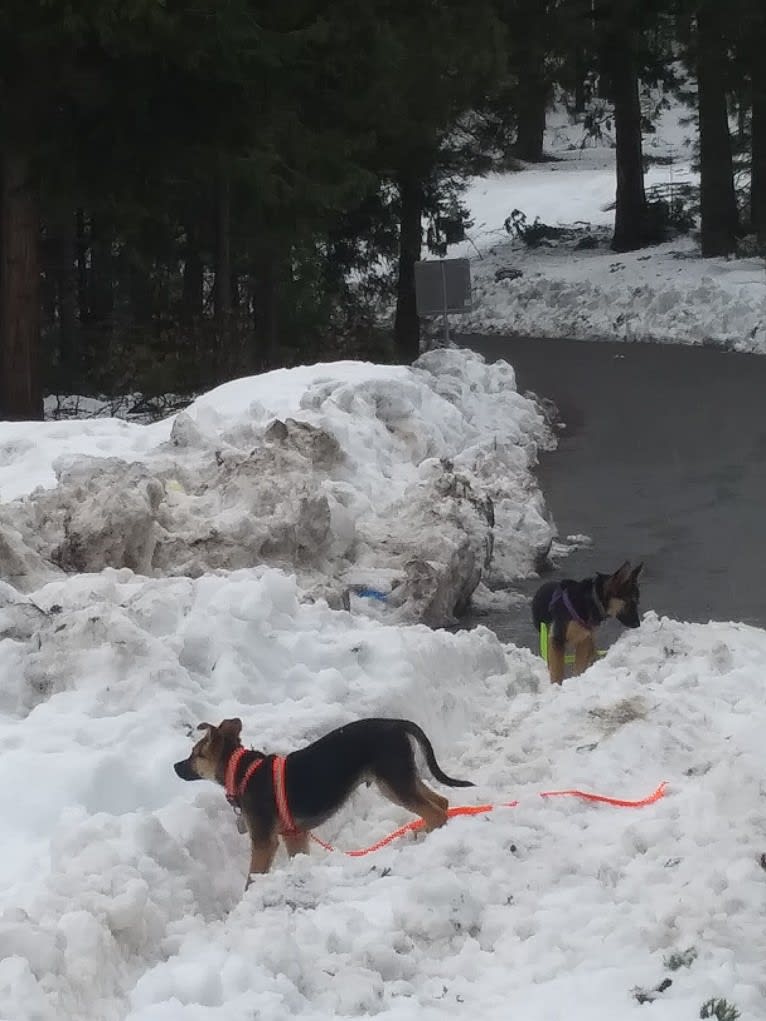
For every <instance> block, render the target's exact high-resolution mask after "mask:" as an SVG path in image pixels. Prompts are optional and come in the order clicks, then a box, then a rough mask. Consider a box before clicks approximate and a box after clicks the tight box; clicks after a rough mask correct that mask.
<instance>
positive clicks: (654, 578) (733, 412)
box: [459, 336, 766, 647]
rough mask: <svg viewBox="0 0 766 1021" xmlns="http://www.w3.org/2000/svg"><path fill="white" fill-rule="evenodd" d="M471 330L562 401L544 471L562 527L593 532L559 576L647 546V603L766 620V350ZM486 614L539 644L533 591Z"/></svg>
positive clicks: (689, 613)
mask: <svg viewBox="0 0 766 1021" xmlns="http://www.w3.org/2000/svg"><path fill="white" fill-rule="evenodd" d="M459 342H460V343H463V344H465V346H467V347H471V348H473V350H475V351H478V352H479V353H480V354H482V355H483V356H484V357H485V358H486V359H487V360H488V361H495V360H496V359H498V358H505V359H506V360H507V361H509V362H510V363H511V364H512V365H513V367H514V369H515V370H516V377H517V383H518V387H519V389H520V390H521V391H526V390H532V391H534V392H535V393H537V394H539V395H541V396H543V397H547V398H550V399H552V400H553V401H554V402H555V404H556V405H557V406H558V408H559V412H560V415H561V419H562V421H563V423H564V424H565V426H566V428H565V429H563V430H562V431H561V432H560V433H559V446H558V448H557V449H556V450H555V451H553V452H551V453H548V454H543V455H542V457H541V462H540V465H539V468H538V471H537V476H538V479H539V481H540V486H541V488H542V490H543V493H544V494H545V498H546V500H547V503H548V506H549V508H550V510H551V512H552V514H553V517H554V519H555V521H556V525H557V528H558V532H559V535H560V536H562V537H563V536H567V535H571V534H585V535H588V536H590V538H591V539H592V541H593V544H592V547H591V548H589V549H579V550H576V551H575V552H573V553H572V554H571V555H570V556H568V557H567V558H566V559H565V560H563V561H562V562H561V565H560V570H559V571H557V572H556V575H554V576H564V575H566V576H571V577H575V578H580V577H586V576H587V575H590V574H592V573H593V572H594V570H600V571H603V572H607V571H612V570H614V569H615V568H617V567H618V566H619V564H620V563H622V561H623V560H626V559H629V560H631V561H633V562H634V563H635V562H637V561H641V560H643V561H644V564H645V568H644V575H643V578H642V583H641V608H642V610H645V609H654V610H656V611H657V613H659V614H667V615H669V616H672V617H675V618H678V619H681V620H690V621H703V622H704V621H708V620H741V621H745V622H746V623H749V624H757V625H759V626H766V585H765V584H764V564H765V563H766V557H765V556H764V552H765V550H766V542H765V541H764V519H765V512H766V357H762V356H759V355H747V354H735V353H732V352H725V351H721V350H719V349H714V348H707V347H706V348H692V347H683V346H676V345H657V344H625V343H597V342H583V341H558V340H529V339H525V338H518V339H516V338H502V337H478V336H472V337H463V338H460V340H459ZM538 584H539V580H537V579H536V580H535V581H533V582H531V583H529V584H524V585H522V586H521V590H522V591H523V592H525V593H526V594H531V592H532V591H534V589H535V588H536V587H537V585H538ZM474 619H475V620H476V622H481V623H485V624H487V626H489V627H492V629H493V630H495V631H497V633H498V635H499V636H500V637H501V638H502V639H503V640H505V641H516V642H517V643H519V644H524V645H530V646H532V647H534V643H535V636H534V633H533V631H532V626H531V623H530V622H529V608H528V606H526V605H525V606H521V607H519V608H517V609H515V610H513V611H511V612H509V613H508V614H495V613H493V614H491V615H489V616H488V617H476V618H474ZM603 632H604V629H601V630H600V632H599V639H600V644H601V645H604V644H607V643H608V638H609V635H608V634H604V633H603ZM617 633H619V627H618V626H617V625H613V626H612V625H610V634H611V635H612V636H614V635H615V634H617ZM602 638H603V639H606V640H607V641H603V640H602Z"/></svg>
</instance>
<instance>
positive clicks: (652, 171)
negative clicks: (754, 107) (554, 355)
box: [448, 104, 766, 352]
mask: <svg viewBox="0 0 766 1021" xmlns="http://www.w3.org/2000/svg"><path fill="white" fill-rule="evenodd" d="M687 120H688V110H686V109H685V108H683V107H679V106H678V105H676V104H671V106H670V108H669V109H666V110H664V111H662V113H661V115H660V117H659V120H658V122H657V130H656V132H655V134H653V135H649V136H645V138H644V153H645V155H646V156H648V157H650V158H654V160H655V162H654V163H653V164H652V165H651V166H650V167H649V169H648V171H647V173H646V187H647V189H651V188H653V187H658V186H659V187H662V188H664V189H666V191H667V189H673V188H678V187H680V186H683V185H684V184H689V183H694V182H696V181H697V177H696V175H695V174H694V172H693V171H692V169H691V161H692V142H693V139H694V134H695V132H696V125H694V124H691V125H690V124H688V123H687ZM607 123H608V122H607ZM613 143H614V139H613V137H612V136H611V134H610V132H609V130H607V129H605V130H604V133H603V134H602V137H601V138H599V139H593V138H589V137H588V136H587V135H586V134H585V133H584V131H583V128H582V125H579V124H573V123H570V121H569V118H568V116H567V115H566V112H565V111H563V110H560V111H557V112H556V113H555V114H554V115H552V116H551V117H550V118H549V124H548V130H547V133H546V145H545V151H546V153H548V154H550V155H551V156H552V157H554V159H553V161H552V162H547V163H542V164H538V165H527V166H526V167H525V168H524V169H523V170H522V171H520V172H517V173H510V174H492V175H490V176H489V177H486V178H478V179H476V180H475V181H473V182H472V184H471V186H470V187H469V189H468V191H467V193H466V196H465V199H464V201H465V204H466V205H467V207H468V209H469V210H470V212H471V214H472V218H473V221H474V225H473V227H472V228H471V229H470V230H469V238H470V240H469V241H467V242H463V243H461V244H460V245H453V246H451V247H450V250H449V253H448V254H449V256H450V257H453V256H466V257H468V258H470V259H471V270H472V276H473V281H474V309H473V311H472V312H471V313H469V314H467V315H461V316H459V317H458V316H455V317H454V319H453V328H454V329H456V330H458V331H462V332H474V333H498V334H503V333H505V334H507V333H516V334H521V335H525V336H531V337H571V338H575V339H578V340H628V341H656V342H661V343H684V344H717V345H721V346H723V347H726V348H730V349H732V350H737V351H753V352H766V267H765V266H764V262H763V259H755V258H752V259H748V258H743V259H730V260H728V259H702V258H700V256H699V248H698V245H697V243H696V241H694V240H693V239H692V238H690V237H683V238H679V239H678V240H676V241H672V242H668V243H666V244H662V245H658V246H655V247H653V248H647V249H642V250H640V251H637V252H632V253H627V254H621V255H616V254H615V253H614V252H612V251H611V250H610V248H609V240H610V231H611V226H612V223H613V219H614V212H613V203H614V197H615V170H614V148H613ZM657 161H661V162H657ZM515 209H518V210H520V211H521V212H522V213H523V214H524V216H525V217H526V222H527V224H530V225H531V224H532V223H534V221H535V219H536V218H538V217H539V219H540V220H541V222H542V223H545V224H548V225H550V226H553V227H557V226H562V225H565V226H568V227H572V226H574V227H575V228H576V231H575V233H574V234H573V235H572V236H571V237H562V238H560V239H546V240H544V241H543V242H542V243H541V244H540V245H538V246H536V247H534V248H529V247H527V246H526V245H525V244H524V243H523V242H522V241H520V240H519V239H518V238H515V237H512V236H511V235H509V234H508V232H507V231H506V230H505V228H504V226H503V224H504V221H505V220H506V218H507V217H509V216H510V215H511V213H512V212H513V210H515Z"/></svg>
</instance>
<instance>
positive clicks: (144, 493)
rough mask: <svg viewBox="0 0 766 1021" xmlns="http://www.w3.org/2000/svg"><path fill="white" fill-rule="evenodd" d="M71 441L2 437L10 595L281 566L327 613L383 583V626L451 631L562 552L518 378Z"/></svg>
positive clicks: (361, 379) (345, 375)
mask: <svg viewBox="0 0 766 1021" xmlns="http://www.w3.org/2000/svg"><path fill="white" fill-rule="evenodd" d="M78 427H79V428H80V429H82V426H80V425H79V423H75V422H58V423H44V424H42V425H39V426H30V425H29V424H25V425H24V426H8V427H6V426H3V428H2V430H0V466H1V467H0V493H3V494H4V495H5V497H6V499H8V497H9V496H13V497H16V499H15V500H14V499H12V500H10V502H8V503H6V504H5V505H3V506H0V573H1V574H2V576H3V577H4V578H5V579H6V580H8V581H10V582H12V583H13V584H14V585H16V586H17V587H19V588H23V589H25V590H29V589H31V588H34V587H36V586H38V585H40V584H41V583H42V582H43V581H44V580H48V579H49V578H50V577H52V576H53V574H54V573H55V572H56V571H57V570H59V571H65V572H96V571H100V570H101V569H102V568H104V567H113V568H120V567H129V568H130V569H131V570H133V571H136V572H138V573H141V574H145V575H153V574H154V575H156V574H161V575H166V574H170V575H174V574H185V575H189V576H192V577H197V576H200V575H202V574H204V573H206V572H208V571H215V570H232V569H238V568H243V567H249V566H252V565H254V564H270V565H272V566H275V567H280V568H285V569H288V570H294V571H296V572H297V574H298V577H299V579H300V583H301V585H302V586H303V587H304V588H305V589H306V591H307V592H308V593H309V594H310V595H311V596H312V597H314V598H317V597H324V598H327V599H328V600H329V601H330V602H331V603H332V605H334V606H340V605H342V602H343V600H344V598H348V597H347V595H346V594H347V593H348V591H349V589H351V590H352V591H355V589H356V588H357V587H358V586H361V585H366V586H368V587H369V586H373V587H374V588H375V589H376V590H381V591H382V592H384V593H386V594H388V597H389V598H388V602H387V606H388V611H387V612H388V613H389V615H390V616H391V618H392V619H398V620H413V619H414V620H423V621H425V622H427V623H431V624H441V623H444V622H445V621H448V620H451V619H452V618H453V617H454V615H455V614H459V613H460V612H461V611H462V610H463V609H464V608H465V606H466V605H467V603H468V600H469V599H470V596H471V593H472V592H473V590H474V589H475V588H476V586H477V584H478V583H479V581H480V580H481V579H482V578H483V579H484V580H485V581H489V582H491V583H492V584H495V585H497V584H507V583H508V581H510V579H511V578H513V577H518V576H520V575H525V574H528V573H529V572H530V571H531V570H532V569H533V565H534V562H535V559H536V557H537V556H538V555H539V554H540V551H541V550H545V549H546V548H547V546H548V545H549V543H550V540H551V535H552V526H551V524H550V522H549V520H548V517H547V515H546V512H545V506H544V502H543V499H542V496H541V494H540V492H539V489H538V488H537V485H536V483H535V481H534V478H533V476H532V468H533V466H534V465H535V463H536V458H537V451H538V448H539V447H540V446H542V445H545V444H549V443H551V442H552V438H551V434H550V432H549V430H548V427H547V425H546V423H545V421H544V418H543V415H542V413H541V411H540V409H539V408H538V407H537V406H536V405H535V404H534V403H533V402H532V401H531V400H529V399H528V398H526V397H522V396H521V395H520V394H519V393H518V392H517V390H516V382H515V377H514V373H513V370H512V368H511V367H510V366H509V365H507V364H505V363H502V362H500V363H496V364H493V365H486V364H485V363H484V362H483V360H482V359H481V358H480V357H479V356H476V355H473V354H470V353H467V352H456V351H438V352H432V353H430V354H427V355H424V356H423V358H421V359H420V361H419V362H418V363H417V364H416V365H415V367H414V368H412V369H409V368H405V367H400V366H379V365H371V364H364V363H357V362H340V363H334V364H331V365H316V366H303V367H300V368H297V369H290V370H286V369H282V370H278V371H276V372H271V373H267V374H265V375H263V376H258V377H252V378H249V379H243V380H236V381H234V382H232V383H227V384H225V385H224V386H221V387H219V388H218V389H216V390H214V391H212V392H211V393H209V394H206V395H205V396H204V397H201V398H200V399H198V400H197V401H195V402H194V403H193V404H192V405H191V406H190V407H189V408H187V409H186V410H185V411H184V412H181V413H180V414H178V415H176V416H175V417H174V418H172V419H169V420H166V421H164V422H160V423H156V424H154V425H146V426H140V425H135V424H129V423H125V422H121V421H107V422H104V421H98V422H92V423H89V424H88V425H87V426H86V428H85V429H83V430H82V433H83V435H82V438H81V439H82V445H81V447H80V448H79V449H78V442H80V441H79V440H78V435H79V434H78V432H77V429H78ZM83 455H87V456H83ZM40 486H43V487H46V488H43V489H41V488H35V487H40Z"/></svg>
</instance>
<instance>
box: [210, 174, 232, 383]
mask: <svg viewBox="0 0 766 1021" xmlns="http://www.w3.org/2000/svg"><path fill="white" fill-rule="evenodd" d="M231 294H232V292H231V174H230V171H229V168H228V167H227V166H226V165H225V163H224V162H223V160H222V161H221V164H220V167H219V171H218V201H217V220H216V262H215V292H214V301H215V322H216V328H217V333H218V342H219V345H220V347H221V351H222V361H223V363H226V362H227V360H228V358H229V356H230V350H229V349H230V347H231V332H232V330H231V328H232V321H231V320H232V300H231Z"/></svg>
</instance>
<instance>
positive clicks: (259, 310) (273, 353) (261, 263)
mask: <svg viewBox="0 0 766 1021" xmlns="http://www.w3.org/2000/svg"><path fill="white" fill-rule="evenodd" d="M278 265H279V259H278V257H277V255H276V253H275V252H274V250H273V248H272V246H271V245H270V244H269V243H268V242H267V241H265V240H264V239H261V241H260V243H259V245H258V251H257V253H256V256H255V264H254V273H253V299H254V313H255V330H254V336H253V352H252V355H251V368H252V369H253V370H254V371H263V369H271V368H274V367H275V366H276V365H277V364H278V354H279V270H278Z"/></svg>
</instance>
